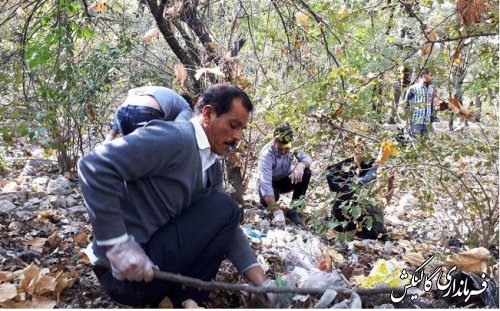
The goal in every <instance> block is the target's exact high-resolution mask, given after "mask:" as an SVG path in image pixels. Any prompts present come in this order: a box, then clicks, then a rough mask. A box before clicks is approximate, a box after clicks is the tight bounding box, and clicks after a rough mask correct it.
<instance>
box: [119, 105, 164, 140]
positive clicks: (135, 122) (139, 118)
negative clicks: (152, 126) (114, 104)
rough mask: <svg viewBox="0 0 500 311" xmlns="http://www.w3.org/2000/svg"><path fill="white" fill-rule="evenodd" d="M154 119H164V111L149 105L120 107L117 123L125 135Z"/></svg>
mask: <svg viewBox="0 0 500 311" xmlns="http://www.w3.org/2000/svg"><path fill="white" fill-rule="evenodd" d="M154 119H160V120H161V119H163V112H161V111H160V110H158V109H154V108H151V107H148V106H126V107H120V108H119V109H118V112H117V113H116V123H117V124H118V128H119V130H120V132H121V133H122V134H123V135H128V134H130V133H132V132H133V131H135V130H136V129H137V128H139V127H143V126H144V125H145V124H146V123H147V122H149V121H151V120H154Z"/></svg>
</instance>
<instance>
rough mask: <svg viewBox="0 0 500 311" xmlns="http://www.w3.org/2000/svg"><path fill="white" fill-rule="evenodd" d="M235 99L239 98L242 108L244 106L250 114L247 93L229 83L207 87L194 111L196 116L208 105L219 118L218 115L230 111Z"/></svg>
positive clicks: (250, 104) (250, 107)
mask: <svg viewBox="0 0 500 311" xmlns="http://www.w3.org/2000/svg"><path fill="white" fill-rule="evenodd" d="M235 98H240V99H241V100H242V101H243V106H245V108H246V109H247V110H248V112H252V110H253V104H252V102H251V101H250V98H249V97H248V95H247V93H245V91H243V90H242V89H240V88H239V87H237V86H235V85H232V84H229V83H220V84H215V85H212V86H211V87H209V88H208V89H207V90H206V91H205V92H204V93H203V94H202V95H201V97H200V99H199V100H198V103H196V106H195V107H194V111H195V113H196V114H201V111H202V110H203V107H205V106H206V105H210V106H212V107H213V108H214V110H215V114H216V115H217V117H220V115H222V114H224V113H226V112H228V111H229V110H230V109H231V104H232V102H233V99H235Z"/></svg>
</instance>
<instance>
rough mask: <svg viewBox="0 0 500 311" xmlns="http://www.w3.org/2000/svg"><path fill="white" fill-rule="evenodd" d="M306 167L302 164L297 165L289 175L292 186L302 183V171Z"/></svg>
mask: <svg viewBox="0 0 500 311" xmlns="http://www.w3.org/2000/svg"><path fill="white" fill-rule="evenodd" d="M305 168H306V166H305V165H304V164H303V163H300V162H299V163H297V165H295V167H294V168H293V170H292V173H291V174H290V179H291V180H292V184H297V183H299V182H301V181H302V176H304V169H305Z"/></svg>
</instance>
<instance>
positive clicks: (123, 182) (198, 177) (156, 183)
mask: <svg viewBox="0 0 500 311" xmlns="http://www.w3.org/2000/svg"><path fill="white" fill-rule="evenodd" d="M252 109H253V106H252V103H251V101H250V99H249V98H248V96H247V94H246V93H245V92H244V91H242V90H241V89H239V88H238V87H236V86H233V85H229V84H218V85H214V86H212V87H210V88H209V89H207V90H206V92H205V93H204V94H203V95H202V97H201V99H200V100H199V101H198V103H197V105H196V107H195V117H193V119H191V121H190V122H162V121H157V120H153V121H151V122H149V123H148V124H147V125H146V126H145V127H143V128H139V129H137V130H135V131H134V132H132V133H131V134H129V135H126V136H124V137H121V138H119V139H116V140H113V141H111V142H109V143H108V144H103V145H100V146H98V147H96V148H95V149H94V150H93V151H91V152H90V153H89V154H87V155H85V156H84V157H82V158H81V160H80V161H79V163H78V171H79V179H80V186H81V189H82V194H83V196H84V198H85V201H86V204H87V209H88V212H89V216H90V221H91V224H92V228H93V231H94V240H93V243H92V244H91V245H89V247H88V248H87V251H88V255H89V258H90V259H91V262H92V264H94V265H95V264H97V263H98V262H99V261H108V262H109V264H110V266H111V269H110V270H107V269H103V268H100V267H99V266H97V265H95V266H94V272H95V273H96V275H97V277H98V279H99V282H100V283H101V285H102V286H103V287H104V289H105V290H106V291H107V292H108V293H109V294H110V296H111V297H112V298H113V299H114V300H116V301H117V302H119V303H122V304H125V305H131V306H145V305H150V306H157V305H158V304H159V303H160V302H161V301H162V300H163V299H164V298H165V296H167V295H168V296H169V298H170V299H171V300H172V302H173V304H174V306H176V307H180V306H181V303H182V301H184V300H186V299H188V298H191V299H194V300H195V301H196V302H198V303H201V302H204V301H206V300H207V299H208V295H209V292H207V291H200V290H198V289H193V288H190V287H186V288H183V287H182V286H181V285H180V284H176V283H171V282H166V281H162V280H158V279H154V280H153V267H154V266H155V265H157V266H158V267H159V269H160V270H162V271H168V272H173V273H180V274H183V275H186V276H190V277H194V278H198V279H201V280H205V281H210V280H212V279H214V278H215V276H216V275H217V272H218V270H219V266H220V263H221V262H222V260H223V259H224V258H225V257H226V256H227V257H228V258H229V259H230V260H231V261H232V262H233V264H234V265H235V266H236V268H237V269H238V271H239V272H240V273H241V274H242V275H244V276H245V277H246V278H247V279H248V280H249V281H250V282H251V283H252V284H253V285H255V286H265V284H268V283H269V280H267V278H266V276H265V274H264V272H263V270H262V269H261V267H260V265H259V264H258V263H257V260H256V258H255V255H254V254H253V251H252V249H251V248H250V245H249V243H248V241H247V240H246V238H245V236H244V235H243V233H242V231H241V229H240V227H239V215H238V214H239V210H238V206H237V204H236V203H235V202H234V201H233V200H232V199H231V198H230V197H229V196H228V195H227V194H226V193H225V191H224V189H223V179H222V170H221V163H220V161H219V159H218V157H219V156H221V155H223V154H224V153H226V152H227V151H228V150H229V148H230V147H231V146H234V145H235V144H236V142H238V141H239V140H240V139H241V136H242V133H243V130H244V129H245V128H246V125H247V122H248V118H249V114H250V113H251V111H252Z"/></svg>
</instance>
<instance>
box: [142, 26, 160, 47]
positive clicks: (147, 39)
mask: <svg viewBox="0 0 500 311" xmlns="http://www.w3.org/2000/svg"><path fill="white" fill-rule="evenodd" d="M159 37H160V31H159V30H158V29H157V28H151V29H150V30H148V31H147V32H146V33H145V34H144V36H143V37H142V41H144V43H146V44H151V42H153V39H154V38H156V39H158V38H159Z"/></svg>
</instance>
